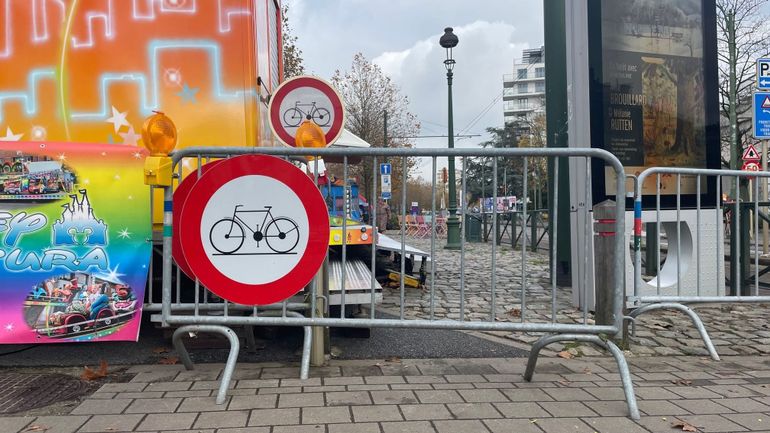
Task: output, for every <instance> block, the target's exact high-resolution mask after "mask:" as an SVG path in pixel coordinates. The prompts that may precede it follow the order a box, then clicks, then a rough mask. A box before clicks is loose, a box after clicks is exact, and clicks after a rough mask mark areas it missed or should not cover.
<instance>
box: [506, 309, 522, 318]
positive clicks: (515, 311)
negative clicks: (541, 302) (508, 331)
mask: <svg viewBox="0 0 770 433" xmlns="http://www.w3.org/2000/svg"><path fill="white" fill-rule="evenodd" d="M508 314H509V315H510V316H511V317H521V310H519V309H518V308H514V309H512V310H510V311H508Z"/></svg>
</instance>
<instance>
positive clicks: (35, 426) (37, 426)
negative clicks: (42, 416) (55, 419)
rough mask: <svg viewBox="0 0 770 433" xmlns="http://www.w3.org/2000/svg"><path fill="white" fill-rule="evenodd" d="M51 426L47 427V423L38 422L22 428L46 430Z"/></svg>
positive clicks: (26, 430)
mask: <svg viewBox="0 0 770 433" xmlns="http://www.w3.org/2000/svg"><path fill="white" fill-rule="evenodd" d="M50 429H51V427H48V426H47V425H40V424H32V425H31V426H29V427H27V428H26V429H24V431H25V432H28V431H48V430H50Z"/></svg>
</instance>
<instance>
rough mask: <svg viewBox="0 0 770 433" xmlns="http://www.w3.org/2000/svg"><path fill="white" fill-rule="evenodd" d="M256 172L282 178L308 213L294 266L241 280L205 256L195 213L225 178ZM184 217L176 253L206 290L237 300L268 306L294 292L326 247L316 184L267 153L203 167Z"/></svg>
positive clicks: (326, 216) (316, 266)
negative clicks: (259, 279)
mask: <svg viewBox="0 0 770 433" xmlns="http://www.w3.org/2000/svg"><path fill="white" fill-rule="evenodd" d="M251 175H262V176H267V177H271V178H273V179H275V180H277V181H279V182H282V183H283V184H285V185H286V186H288V187H289V188H291V190H292V191H294V193H295V194H297V196H298V197H299V198H300V200H301V201H302V204H303V206H304V207H305V212H306V213H307V217H308V226H309V230H310V233H309V234H308V242H307V247H306V248H305V253H304V255H303V256H302V258H301V259H300V260H299V262H297V264H296V265H295V266H294V268H293V269H292V270H291V271H289V272H288V273H287V274H286V275H284V276H283V277H281V278H278V279H277V280H274V281H272V282H269V283H265V284H244V283H240V282H238V281H235V280H232V279H230V278H228V277H227V276H225V275H224V274H222V273H221V272H219V270H218V269H217V268H216V266H214V264H213V263H212V262H211V260H209V258H208V256H207V255H206V252H205V251H204V248H203V242H202V240H201V234H200V233H201V218H202V217H203V212H204V210H205V208H206V205H207V204H208V202H209V200H210V199H211V197H212V196H213V195H214V193H215V192H216V191H218V190H219V189H220V188H221V187H222V186H223V185H225V184H226V183H228V182H230V181H232V180H234V179H236V178H239V177H242V176H251ZM181 216H182V218H183V220H184V221H185V224H183V225H182V227H181V231H180V233H179V236H180V237H181V245H182V252H183V253H184V255H185V258H186V260H187V263H188V264H189V265H190V269H191V270H192V272H193V273H194V274H195V275H196V276H197V277H198V279H199V280H200V282H201V283H202V284H203V285H204V286H205V287H206V288H208V289H209V290H210V291H211V292H213V293H215V294H217V295H218V296H221V297H222V298H224V299H227V300H228V301H231V302H235V303H237V304H242V305H269V304H273V303H276V302H280V301H283V300H285V299H287V298H289V297H291V296H292V295H294V294H296V293H297V292H299V291H300V290H301V289H302V288H303V287H305V286H306V285H307V284H308V283H309V282H310V281H311V280H312V279H313V277H314V276H315V275H316V273H317V271H318V269H319V268H320V267H321V264H322V263H323V261H324V259H325V258H326V254H327V251H328V248H329V214H328V210H327V209H326V203H325V202H324V200H323V197H322V196H321V194H320V192H319V191H318V187H317V186H316V185H314V184H313V182H312V180H311V179H310V178H309V177H308V176H307V175H306V174H305V173H303V172H302V171H301V170H299V169H298V168H297V167H295V166H294V165H292V164H290V163H288V162H286V161H284V160H282V159H280V158H276V157H272V156H267V155H243V156H238V157H234V158H231V159H228V160H225V161H222V162H221V163H219V164H217V165H216V166H215V167H212V168H211V169H210V170H208V171H206V172H205V173H204V174H203V175H202V176H201V177H200V179H198V181H197V182H196V183H195V185H194V186H193V188H192V190H191V191H190V194H189V195H188V197H187V200H186V201H185V203H184V208H183V209H182V213H181Z"/></svg>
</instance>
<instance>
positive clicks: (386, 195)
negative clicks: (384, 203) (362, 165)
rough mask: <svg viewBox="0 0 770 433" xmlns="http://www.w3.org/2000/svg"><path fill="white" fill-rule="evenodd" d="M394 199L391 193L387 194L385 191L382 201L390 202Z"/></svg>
mask: <svg viewBox="0 0 770 433" xmlns="http://www.w3.org/2000/svg"><path fill="white" fill-rule="evenodd" d="M392 197H393V195H392V194H391V193H389V192H385V191H383V192H382V199H383V200H390V199H391V198H392Z"/></svg>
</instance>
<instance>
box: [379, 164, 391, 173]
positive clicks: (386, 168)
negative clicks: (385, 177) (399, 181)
mask: <svg viewBox="0 0 770 433" xmlns="http://www.w3.org/2000/svg"><path fill="white" fill-rule="evenodd" d="M390 168H391V167H390V164H380V174H390Z"/></svg>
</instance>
